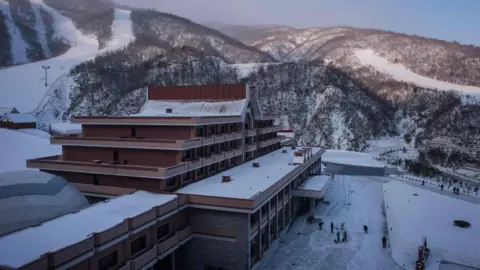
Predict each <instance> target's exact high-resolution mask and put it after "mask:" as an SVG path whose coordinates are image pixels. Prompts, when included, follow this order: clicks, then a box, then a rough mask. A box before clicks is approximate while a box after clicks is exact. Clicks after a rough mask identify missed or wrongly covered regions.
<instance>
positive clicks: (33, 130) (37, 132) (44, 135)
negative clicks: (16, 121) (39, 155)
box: [15, 128, 50, 140]
mask: <svg viewBox="0 0 480 270" xmlns="http://www.w3.org/2000/svg"><path fill="white" fill-rule="evenodd" d="M15 131H16V132H20V133H25V134H29V135H33V136H37V137H40V138H43V139H47V140H50V134H49V133H48V132H46V131H43V130H41V129H36V128H22V129H17V130H15Z"/></svg>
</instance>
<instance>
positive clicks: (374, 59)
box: [355, 50, 480, 100]
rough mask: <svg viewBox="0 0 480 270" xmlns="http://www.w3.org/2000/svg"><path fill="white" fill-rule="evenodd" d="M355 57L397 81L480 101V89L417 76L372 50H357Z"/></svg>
mask: <svg viewBox="0 0 480 270" xmlns="http://www.w3.org/2000/svg"><path fill="white" fill-rule="evenodd" d="M355 56H356V57H358V59H359V60H360V62H361V63H362V64H363V65H366V66H372V67H373V68H375V69H376V70H378V71H380V72H382V73H385V74H387V75H389V76H391V77H392V78H393V79H395V80H398V81H404V82H409V83H413V84H416V85H418V86H422V87H426V88H436V89H440V90H456V91H459V92H462V93H465V94H468V95H471V96H474V97H476V98H477V99H478V100H480V99H479V97H480V87H475V86H468V85H459V84H454V83H448V82H443V81H438V80H435V79H432V78H428V77H425V76H422V75H419V74H416V73H414V72H412V71H410V70H408V69H407V68H405V67H404V66H402V65H399V64H394V63H391V62H389V61H388V60H387V59H385V58H383V57H381V56H378V55H376V54H375V52H373V51H372V50H356V51H355Z"/></svg>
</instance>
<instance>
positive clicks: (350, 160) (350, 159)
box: [322, 149, 389, 167]
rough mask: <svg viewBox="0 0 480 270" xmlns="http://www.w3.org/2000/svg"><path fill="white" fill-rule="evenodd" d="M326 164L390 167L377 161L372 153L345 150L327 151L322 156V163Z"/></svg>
mask: <svg viewBox="0 0 480 270" xmlns="http://www.w3.org/2000/svg"><path fill="white" fill-rule="evenodd" d="M325 162H327V163H336V164H343V165H353V166H365V167H389V166H387V164H386V163H383V162H381V161H377V160H375V159H374V155H372V154H371V153H363V152H354V151H345V150H331V149H328V150H326V151H325V153H323V155H322V163H325Z"/></svg>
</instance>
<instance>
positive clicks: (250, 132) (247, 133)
mask: <svg viewBox="0 0 480 270" xmlns="http://www.w3.org/2000/svg"><path fill="white" fill-rule="evenodd" d="M243 133H244V134H245V137H252V136H255V135H257V130H256V129H245V130H244V131H243Z"/></svg>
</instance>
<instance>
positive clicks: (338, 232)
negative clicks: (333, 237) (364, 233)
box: [337, 231, 340, 243]
mask: <svg viewBox="0 0 480 270" xmlns="http://www.w3.org/2000/svg"><path fill="white" fill-rule="evenodd" d="M337 243H340V231H337Z"/></svg>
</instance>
